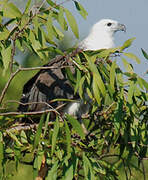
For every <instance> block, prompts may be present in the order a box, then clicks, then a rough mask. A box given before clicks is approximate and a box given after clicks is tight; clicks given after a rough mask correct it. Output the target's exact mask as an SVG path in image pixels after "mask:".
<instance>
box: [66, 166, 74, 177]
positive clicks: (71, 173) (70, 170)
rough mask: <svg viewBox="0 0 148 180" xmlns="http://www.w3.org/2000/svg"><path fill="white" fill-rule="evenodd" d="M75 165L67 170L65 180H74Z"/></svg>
mask: <svg viewBox="0 0 148 180" xmlns="http://www.w3.org/2000/svg"><path fill="white" fill-rule="evenodd" d="M73 170H74V167H73V164H71V165H70V166H69V167H68V168H66V172H65V176H64V180H72V179H73V175H74V174H73Z"/></svg>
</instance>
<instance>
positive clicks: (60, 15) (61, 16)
mask: <svg viewBox="0 0 148 180" xmlns="http://www.w3.org/2000/svg"><path fill="white" fill-rule="evenodd" d="M58 22H59V24H60V26H61V28H62V30H65V19H64V12H63V7H61V6H60V9H59V13H58Z"/></svg>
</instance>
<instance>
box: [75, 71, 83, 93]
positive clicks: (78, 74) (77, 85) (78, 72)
mask: <svg viewBox="0 0 148 180" xmlns="http://www.w3.org/2000/svg"><path fill="white" fill-rule="evenodd" d="M76 71H77V77H76V85H75V89H74V93H75V94H76V93H77V91H78V88H79V82H80V79H81V71H80V70H79V69H78V68H77V69H76ZM81 97H82V96H81Z"/></svg>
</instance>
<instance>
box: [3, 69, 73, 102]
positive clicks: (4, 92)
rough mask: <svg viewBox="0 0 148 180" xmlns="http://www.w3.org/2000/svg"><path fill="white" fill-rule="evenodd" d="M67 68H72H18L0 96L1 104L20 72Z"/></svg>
mask: <svg viewBox="0 0 148 180" xmlns="http://www.w3.org/2000/svg"><path fill="white" fill-rule="evenodd" d="M65 67H70V66H61V67H56V66H49V67H32V68H21V67H20V68H18V69H17V70H16V71H15V72H14V73H12V74H11V76H10V78H9V80H8V81H7V83H6V85H5V87H4V89H3V90H2V93H1V96H0V104H1V103H2V101H3V98H4V96H5V94H6V91H7V89H8V87H9V85H10V83H11V81H12V80H13V78H14V77H15V76H16V75H17V74H18V73H19V72H20V71H33V70H47V69H59V68H61V69H62V68H65Z"/></svg>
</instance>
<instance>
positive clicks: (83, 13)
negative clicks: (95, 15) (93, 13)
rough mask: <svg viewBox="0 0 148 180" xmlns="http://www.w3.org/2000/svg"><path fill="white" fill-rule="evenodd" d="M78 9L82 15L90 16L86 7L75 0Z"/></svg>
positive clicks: (84, 16)
mask: <svg viewBox="0 0 148 180" xmlns="http://www.w3.org/2000/svg"><path fill="white" fill-rule="evenodd" d="M74 3H75V6H76V9H77V10H78V12H79V13H80V15H81V16H82V17H83V18H84V19H86V17H87V16H88V13H87V11H86V10H85V9H84V7H83V6H82V5H81V4H80V3H79V2H77V1H74Z"/></svg>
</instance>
